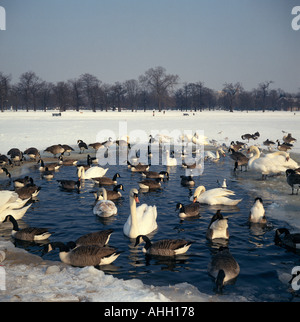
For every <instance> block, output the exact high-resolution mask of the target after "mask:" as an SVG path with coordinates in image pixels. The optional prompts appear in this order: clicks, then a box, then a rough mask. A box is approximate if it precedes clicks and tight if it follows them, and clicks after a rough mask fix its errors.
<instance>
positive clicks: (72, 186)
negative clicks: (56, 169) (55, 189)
mask: <svg viewBox="0 0 300 322" xmlns="http://www.w3.org/2000/svg"><path fill="white" fill-rule="evenodd" d="M56 181H57V182H58V183H59V184H60V186H61V187H62V188H63V189H65V190H77V191H79V190H80V186H81V185H80V180H77V181H75V180H56Z"/></svg>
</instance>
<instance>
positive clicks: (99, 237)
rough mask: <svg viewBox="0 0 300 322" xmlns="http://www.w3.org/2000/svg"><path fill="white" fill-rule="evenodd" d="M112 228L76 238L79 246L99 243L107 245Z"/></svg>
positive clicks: (99, 244)
mask: <svg viewBox="0 0 300 322" xmlns="http://www.w3.org/2000/svg"><path fill="white" fill-rule="evenodd" d="M112 233H113V230H112V229H107V230H100V231H96V232H93V233H88V234H85V235H83V236H81V237H79V238H77V239H76V240H75V243H76V245H77V246H86V245H98V246H101V247H103V246H105V245H107V244H108V242H109V239H110V236H111V234H112Z"/></svg>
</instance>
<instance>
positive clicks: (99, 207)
mask: <svg viewBox="0 0 300 322" xmlns="http://www.w3.org/2000/svg"><path fill="white" fill-rule="evenodd" d="M99 191H100V192H102V194H103V199H102V200H98V201H97V202H96V204H95V206H94V208H93V213H94V215H97V216H99V217H104V218H107V217H111V216H113V215H116V214H117V213H118V208H117V207H116V205H115V204H114V202H113V201H111V200H108V199H107V193H106V189H105V188H100V190H99Z"/></svg>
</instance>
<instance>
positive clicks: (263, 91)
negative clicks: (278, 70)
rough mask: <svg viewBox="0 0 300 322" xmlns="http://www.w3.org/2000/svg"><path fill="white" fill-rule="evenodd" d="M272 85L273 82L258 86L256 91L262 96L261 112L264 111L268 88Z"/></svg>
mask: <svg viewBox="0 0 300 322" xmlns="http://www.w3.org/2000/svg"><path fill="white" fill-rule="evenodd" d="M272 83H274V82H273V81H266V82H263V83H260V84H258V89H259V91H260V92H261V95H262V110H263V112H264V111H265V110H266V101H267V96H268V91H269V86H270V84H272Z"/></svg>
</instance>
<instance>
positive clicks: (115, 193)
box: [106, 184, 124, 200]
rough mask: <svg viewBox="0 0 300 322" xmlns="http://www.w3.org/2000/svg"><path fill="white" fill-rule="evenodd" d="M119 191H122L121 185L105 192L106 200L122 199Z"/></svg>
mask: <svg viewBox="0 0 300 322" xmlns="http://www.w3.org/2000/svg"><path fill="white" fill-rule="evenodd" d="M119 190H122V191H124V187H123V185H122V184H118V185H116V186H115V187H114V188H113V190H106V195H107V199H108V200H117V199H119V198H121V197H122V194H121V192H120V191H119Z"/></svg>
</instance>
